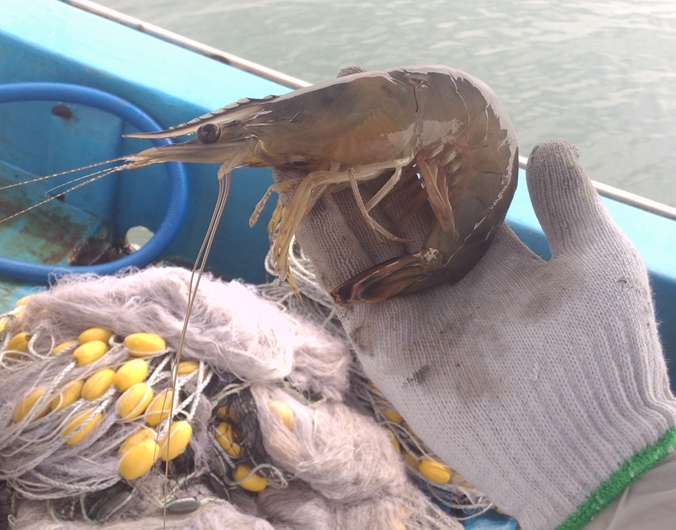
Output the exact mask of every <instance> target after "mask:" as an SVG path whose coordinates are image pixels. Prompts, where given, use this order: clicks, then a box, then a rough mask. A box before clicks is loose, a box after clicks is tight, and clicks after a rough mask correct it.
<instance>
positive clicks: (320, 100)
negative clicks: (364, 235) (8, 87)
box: [106, 66, 518, 305]
mask: <svg viewBox="0 0 676 530" xmlns="http://www.w3.org/2000/svg"><path fill="white" fill-rule="evenodd" d="M185 135H194V138H192V139H190V140H188V141H186V142H183V143H177V144H170V145H163V146H159V147H152V148H149V149H146V150H144V151H141V152H139V153H137V154H134V155H128V156H124V157H122V158H121V159H118V160H121V161H123V163H122V164H121V165H119V166H117V167H116V168H114V170H113V171H120V170H123V169H135V168H140V167H144V166H147V165H150V164H155V163H161V162H170V161H176V162H197V163H213V162H218V163H221V164H222V165H221V167H220V168H219V170H218V179H219V183H220V189H221V194H220V195H219V200H218V201H217V206H216V209H215V212H214V216H213V218H212V222H211V224H210V227H209V230H208V234H207V238H206V239H205V244H204V245H203V247H202V250H201V251H200V255H201V256H202V259H204V258H205V254H208V252H209V248H210V245H211V241H213V235H214V232H215V229H216V227H217V225H218V220H219V219H220V213H221V212H222V210H223V207H224V205H225V196H227V189H228V183H229V179H230V174H231V172H232V171H233V170H234V169H235V168H237V167H240V166H248V167H275V168H294V169H299V170H303V171H304V173H306V175H305V176H303V177H298V178H292V179H290V180H286V181H283V182H277V183H275V184H273V185H272V186H270V188H269V189H268V191H267V193H266V194H265V196H264V197H263V198H262V199H261V201H260V202H259V203H258V205H257V206H256V208H255V210H254V212H253V214H252V216H251V219H250V223H249V224H250V225H251V226H253V225H254V224H255V223H256V221H257V219H258V217H259V215H260V213H261V211H262V209H263V206H264V204H265V202H266V201H267V199H268V198H269V197H270V196H271V194H272V193H274V192H277V193H278V194H280V199H279V200H278V204H277V208H276V209H275V212H274V213H273V216H272V219H271V221H270V224H269V232H270V235H271V237H272V239H273V240H274V242H273V247H272V251H273V257H274V261H275V266H276V272H277V273H278V274H279V276H280V278H281V279H282V280H283V279H288V281H289V283H290V284H291V286H292V287H294V289H295V286H294V284H293V278H292V277H291V276H290V271H289V264H288V260H287V256H288V252H289V248H290V245H291V241H292V238H293V235H294V233H295V232H296V229H297V228H298V226H299V224H300V222H301V221H302V219H303V218H304V217H305V216H306V215H307V214H308V213H309V212H310V211H311V210H312V208H313V207H314V205H315V204H316V203H317V201H318V200H319V199H320V198H321V197H322V196H323V195H324V194H326V193H330V192H335V191H338V190H342V189H344V188H347V187H349V188H350V189H351V190H352V192H353V195H354V198H355V201H356V204H357V207H358V209H359V211H360V212H361V215H362V216H363V218H364V220H365V222H366V223H367V224H368V226H369V227H370V229H371V230H373V232H374V233H375V234H376V236H377V237H378V239H379V240H381V241H382V240H383V238H384V239H387V240H390V241H399V242H403V241H405V240H404V239H403V238H401V237H398V236H397V235H396V234H395V233H393V232H396V229H397V228H398V226H400V225H401V224H402V223H404V222H406V220H407V219H409V218H410V217H411V216H412V215H413V214H414V213H415V212H416V211H417V210H418V209H420V208H422V207H423V206H425V207H426V208H431V212H432V214H433V215H432V216H431V221H430V223H429V228H428V230H427V234H426V236H425V238H424V241H423V242H422V245H421V247H420V250H419V251H417V252H414V253H411V254H406V255H403V256H399V257H396V258H393V259H390V260H388V261H385V262H383V263H380V264H378V265H376V266H374V267H372V268H370V269H368V270H366V271H363V272H362V273H360V274H358V275H356V276H354V277H353V278H349V279H346V281H345V282H344V283H343V284H342V285H339V286H337V287H336V288H335V289H334V290H333V291H332V293H331V294H332V296H333V298H334V300H335V301H336V302H337V303H338V304H342V305H349V304H357V303H377V302H382V301H384V300H387V299H389V298H391V297H393V296H397V295H400V294H406V293H411V292H416V291H419V290H422V289H426V288H428V287H431V286H433V285H436V284H439V283H441V282H456V281H458V280H460V279H461V278H462V277H463V276H464V275H465V274H466V273H467V272H468V271H469V270H470V269H471V268H472V267H473V266H474V264H475V263H476V262H477V261H478V260H479V259H480V258H481V256H482V255H483V254H484V253H485V251H486V250H487V248H488V246H489V244H490V241H491V239H492V236H493V234H494V232H495V228H496V227H497V226H498V225H499V224H500V223H501V222H502V221H503V220H504V217H505V214H506V211H507V208H508V206H509V203H510V201H511V198H512V196H513V194H514V190H515V187H516V182H517V171H518V148H517V142H516V133H515V131H514V129H513V127H512V124H511V122H510V120H509V117H508V116H507V113H506V112H505V110H504V108H503V107H502V105H501V104H500V102H499V101H498V99H497V97H496V95H495V94H494V93H493V91H492V90H491V89H490V88H489V87H488V86H487V85H486V84H485V83H483V82H482V81H480V80H478V79H476V78H474V77H472V76H471V75H469V74H466V73H464V72H461V71H459V70H455V69H452V68H449V67H445V66H417V67H408V68H396V69H391V70H386V71H374V72H365V71H360V72H357V73H352V74H349V75H343V76H340V77H338V78H336V79H333V80H330V81H327V82H324V83H320V84H317V85H313V86H310V87H306V88H301V89H299V90H296V91H294V92H290V93H288V94H286V95H283V96H278V97H276V96H267V97H265V98H263V99H247V98H244V99H241V100H239V101H238V102H236V103H233V104H231V105H228V106H226V107H223V108H221V109H219V110H216V111H213V112H211V113H209V114H205V115H203V116H201V117H199V118H196V119H194V120H191V121H189V122H186V123H183V124H181V125H177V126H175V127H172V128H170V129H167V130H165V131H161V132H147V133H135V134H129V135H127V136H128V137H131V138H143V139H159V138H176V137H181V136H185ZM106 174H108V172H106ZM379 177H382V178H380V179H379V180H378V181H377V182H378V183H379V184H378V185H379V188H378V189H377V190H376V191H375V193H374V194H373V195H372V196H371V197H370V198H369V199H368V200H367V201H365V200H364V198H363V197H362V193H361V189H362V188H360V185H361V184H363V183H366V182H368V181H374V180H375V179H378V178H379ZM381 183H382V184H381ZM397 190H400V193H399V195H402V192H401V190H404V191H405V193H403V195H408V196H409V197H410V196H411V195H412V196H413V199H411V200H409V201H408V203H409V206H408V208H405V209H403V210H402V213H401V215H400V216H399V220H398V221H397V222H396V223H394V226H383V225H382V224H381V223H379V222H378V221H377V220H376V219H374V217H373V216H372V214H371V210H372V209H373V208H374V207H375V206H377V205H378V204H380V203H381V202H383V200H384V199H385V198H386V197H387V196H388V195H391V194H392V193H393V192H395V191H397ZM285 192H293V193H292V198H291V199H290V200H289V201H288V204H286V203H285V202H284V201H282V199H281V195H283V194H285ZM290 195H291V194H290ZM221 196H222V197H221ZM426 205H428V206H426ZM198 261H199V258H198Z"/></svg>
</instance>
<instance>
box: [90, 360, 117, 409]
mask: <svg viewBox="0 0 676 530" xmlns="http://www.w3.org/2000/svg"><path fill="white" fill-rule="evenodd" d="M113 377H115V370H113V369H112V368H104V369H103V370H99V371H98V372H96V373H94V374H92V375H91V376H90V377H89V378H88V379H87V380H86V381H85V384H84V386H83V387H82V397H83V398H85V399H86V400H88V401H94V400H95V399H99V398H100V397H101V396H102V395H103V394H105V393H106V391H107V390H108V389H109V388H110V387H111V386H112V384H113Z"/></svg>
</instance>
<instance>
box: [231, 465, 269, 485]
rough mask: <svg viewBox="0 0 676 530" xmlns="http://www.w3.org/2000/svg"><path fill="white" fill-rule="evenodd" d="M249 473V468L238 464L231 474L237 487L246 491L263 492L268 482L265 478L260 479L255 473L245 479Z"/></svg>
mask: <svg viewBox="0 0 676 530" xmlns="http://www.w3.org/2000/svg"><path fill="white" fill-rule="evenodd" d="M249 473H251V468H250V467H249V466H247V465H246V464H240V465H238V466H237V467H236V468H235V471H234V472H233V473H232V478H233V479H235V481H236V482H237V483H238V485H239V486H240V487H242V488H244V489H245V490H248V491H263V490H264V489H265V488H266V486H267V485H268V480H267V479H266V478H265V477H261V476H260V475H257V474H256V473H254V474H252V475H251V476H250V477H248V478H244V477H246V476H247V475H248V474H249Z"/></svg>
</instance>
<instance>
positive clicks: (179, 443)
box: [159, 420, 192, 462]
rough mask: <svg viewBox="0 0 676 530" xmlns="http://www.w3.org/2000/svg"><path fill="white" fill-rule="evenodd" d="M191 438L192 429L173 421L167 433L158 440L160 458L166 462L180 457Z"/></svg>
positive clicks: (183, 422) (184, 422)
mask: <svg viewBox="0 0 676 530" xmlns="http://www.w3.org/2000/svg"><path fill="white" fill-rule="evenodd" d="M190 438H192V427H191V426H190V424H189V423H188V422H187V421H185V420H181V421H175V422H174V423H172V424H171V427H169V432H168V433H167V434H165V435H164V437H163V438H162V440H160V444H159V445H160V458H161V459H162V460H164V461H165V462H167V461H168V460H173V459H174V458H176V457H177V456H178V455H180V454H181V453H182V452H183V451H184V450H185V448H186V447H188V443H189V442H190Z"/></svg>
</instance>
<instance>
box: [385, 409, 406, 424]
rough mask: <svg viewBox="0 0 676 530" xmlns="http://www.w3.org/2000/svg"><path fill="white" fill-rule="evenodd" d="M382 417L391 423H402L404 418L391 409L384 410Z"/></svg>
mask: <svg viewBox="0 0 676 530" xmlns="http://www.w3.org/2000/svg"><path fill="white" fill-rule="evenodd" d="M383 416H385V419H387V420H388V421H391V422H393V423H401V422H403V421H404V418H403V417H402V415H401V414H399V413H398V412H397V411H396V410H392V409H385V410H383Z"/></svg>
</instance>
